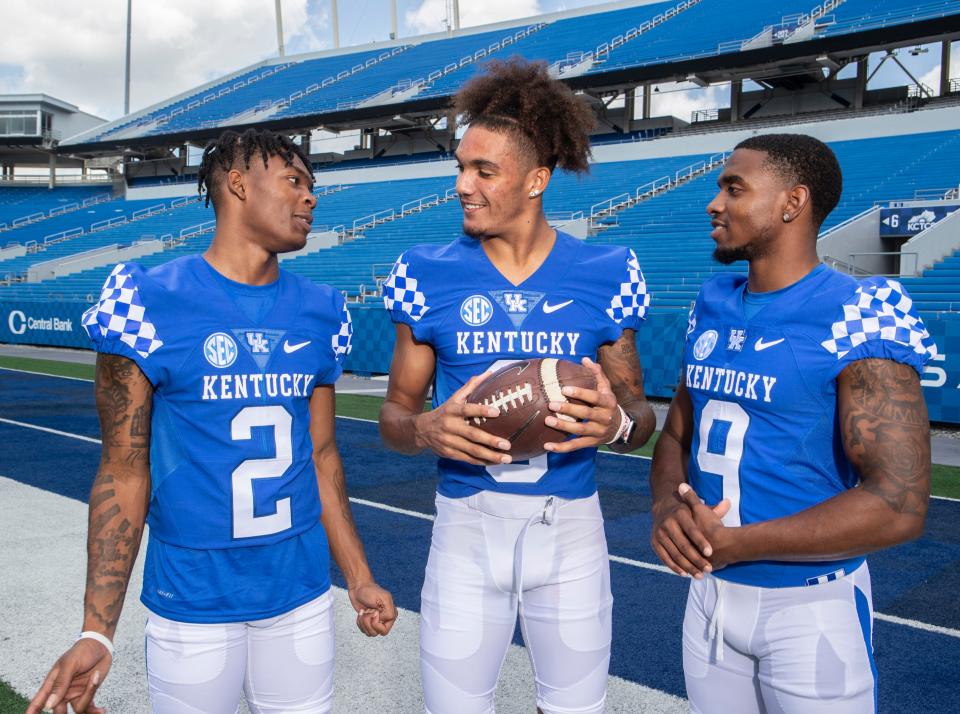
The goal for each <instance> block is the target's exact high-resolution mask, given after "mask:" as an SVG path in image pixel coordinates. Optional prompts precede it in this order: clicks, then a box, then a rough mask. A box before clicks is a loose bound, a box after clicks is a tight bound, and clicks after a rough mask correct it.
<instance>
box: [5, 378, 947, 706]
mask: <svg viewBox="0 0 960 714" xmlns="http://www.w3.org/2000/svg"><path fill="white" fill-rule="evenodd" d="M92 391H93V385H92V384H90V383H89V382H78V381H69V380H63V379H56V378H48V377H38V376H32V375H27V374H18V373H14V372H10V371H4V370H0V395H2V399H0V418H4V419H12V420H16V421H22V422H26V423H30V424H34V425H37V426H43V427H47V428H52V429H58V430H61V431H65V432H69V433H73V434H79V435H82V436H87V437H93V438H96V437H97V436H98V435H99V434H98V431H99V430H98V427H97V420H96V413H95V411H94V408H93V393H92ZM337 438H338V441H339V446H340V451H341V454H342V455H343V461H344V467H345V469H346V473H347V479H348V483H349V486H350V493H351V495H352V496H353V497H356V498H361V499H365V500H368V501H373V502H376V503H382V504H387V505H390V506H394V507H398V508H403V509H408V510H411V511H417V512H420V513H427V514H432V513H433V495H434V487H435V485H436V477H435V471H434V469H435V460H434V459H433V458H432V457H429V456H416V457H405V456H398V455H396V454H393V453H390V452H388V451H386V450H385V449H383V447H382V446H381V444H380V440H379V437H378V434H377V427H376V424H373V423H369V422H362V421H356V420H348V419H339V420H338V421H337ZM0 443H3V445H4V448H3V451H2V455H0V475H2V476H6V477H8V478H12V479H15V480H17V481H20V482H23V483H26V484H30V485H33V486H36V487H38V488H42V489H45V490H48V491H52V492H55V493H58V494H61V495H64V496H67V497H70V498H74V499H77V500H81V501H86V498H87V494H88V492H89V489H90V483H91V481H92V479H93V475H94V472H95V471H96V468H97V463H98V460H99V452H100V449H99V446H97V445H96V444H91V443H89V442H83V441H78V440H76V439H71V438H68V437H64V436H57V435H55V434H49V433H44V432H40V431H36V430H33V429H27V428H24V427H18V426H12V425H9V424H6V423H2V422H0ZM648 471H649V461H647V460H644V459H634V458H625V457H619V456H613V455H601V456H600V457H599V460H598V482H599V485H600V499H601V503H602V504H603V508H604V513H605V518H606V530H607V538H608V541H609V549H610V553H611V554H613V555H617V556H622V557H626V558H631V559H634V560H638V561H643V562H646V563H656V562H657V560H656V558H655V556H654V554H653V551H652V549H651V548H650V544H649V531H650V522H651V521H650V512H649V509H650V493H649V488H648V485H647V478H648ZM353 511H354V515H355V517H356V521H357V525H358V528H359V529H360V532H361V534H362V536H363V539H364V544H365V546H366V549H367V554H368V557H369V559H370V562H371V565H372V566H373V568H374V572H375V573H376V575H377V578H378V579H379V580H380V581H381V582H382V583H383V584H384V585H385V586H386V587H388V588H390V589H391V590H392V591H393V593H394V596H395V598H396V600H397V604H398V605H400V606H401V607H404V608H407V609H410V610H414V611H416V610H419V603H420V586H421V582H422V576H423V568H424V566H425V564H426V560H427V554H428V552H429V545H430V530H431V525H432V524H431V523H430V522H429V521H427V520H424V519H421V518H415V517H412V516H407V515H403V514H398V513H392V512H388V511H384V510H381V509H377V508H373V507H369V506H363V505H359V504H358V505H354V507H353ZM958 518H960V503H954V502H947V501H933V502H932V503H931V507H930V513H929V516H928V519H927V531H926V534H925V535H924V537H923V538H922V539H920V540H919V541H916V542H915V543H910V544H906V545H903V546H898V547H896V548H892V549H889V550H887V551H883V552H881V553H878V554H876V555H874V556H871V558H870V561H869V562H870V569H871V573H872V575H873V593H874V606H875V610H876V612H878V613H886V614H890V615H895V616H897V617H901V618H905V619H909V620H915V621H919V622H923V623H928V624H933V625H939V626H941V627H947V628H951V629H952V630H953V631H957V630H960V606H958V604H957V602H958V601H957V598H956V592H957V589H958V587H960V567H958V566H960V562H958V561H960V535H958V530H957V527H956V523H957V520H958ZM610 567H611V575H612V578H611V580H612V587H613V594H614V636H613V655H612V658H611V667H610V671H611V674H614V675H617V676H619V677H623V678H624V679H628V680H631V681H635V682H639V683H641V684H643V685H646V686H649V687H654V688H656V689H660V690H663V691H666V692H670V693H672V694H677V695H680V696H683V695H684V687H683V673H682V669H681V653H680V624H681V620H682V617H683V610H684V604H685V599H686V588H687V582H686V581H685V580H682V579H681V578H678V577H675V576H672V575H666V574H663V573H660V572H656V571H651V570H648V569H644V568H639V567H635V566H631V565H625V564H621V563H617V562H613V563H611V565H610ZM333 576H334V582H335V583H337V584H338V585H341V586H343V585H344V583H343V579H342V577H341V576H340V575H339V573H338V572H336V569H335V572H334V574H333ZM80 596H81V594H80V593H79V592H78V593H77V598H78V599H79V598H80ZM517 641H519V640H517ZM874 645H875V648H876V660H877V669H878V671H879V702H880V711H881V712H896V713H897V714H900V713H902V712H920V711H930V712H942V711H948V710H950V709H951V707H953V702H954V700H955V698H956V662H958V661H960V637H956V636H951V635H949V634H943V633H938V632H929V631H924V630H921V629H917V628H916V627H910V626H906V625H902V624H896V623H891V622H887V621H883V620H877V621H876V622H875V625H874Z"/></svg>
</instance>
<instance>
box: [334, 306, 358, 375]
mask: <svg viewBox="0 0 960 714" xmlns="http://www.w3.org/2000/svg"><path fill="white" fill-rule="evenodd" d="M352 341H353V322H352V321H351V319H350V311H349V310H348V309H347V304H346V303H344V304H343V311H342V312H341V313H340V331H339V332H337V333H336V334H335V335H334V336H333V337H332V338H331V342H332V343H333V354H334V356H335V357H336V358H337V362H339V363H340V364H343V360H345V359H346V358H347V355H348V354H350V350H351V349H353V344H352Z"/></svg>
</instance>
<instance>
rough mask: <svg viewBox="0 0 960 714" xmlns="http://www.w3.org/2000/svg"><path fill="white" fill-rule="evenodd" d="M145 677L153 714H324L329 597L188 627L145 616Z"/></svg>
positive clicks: (330, 648) (329, 682)
mask: <svg viewBox="0 0 960 714" xmlns="http://www.w3.org/2000/svg"><path fill="white" fill-rule="evenodd" d="M146 639H147V679H148V681H149V685H150V702H151V704H152V707H153V711H154V714H235V713H236V711H237V709H238V707H239V705H240V692H241V691H243V692H244V693H245V694H246V698H247V704H248V705H249V707H250V711H251V712H254V714H268V713H274V712H275V713H276V714H280V712H310V714H325V713H326V712H329V711H331V707H332V704H333V655H334V639H333V595H332V594H331V593H330V591H329V590H328V591H327V592H326V593H324V594H323V595H321V596H320V597H318V598H317V599H315V600H312V601H310V602H308V603H306V604H304V605H301V606H300V607H298V608H296V609H294V610H291V611H290V612H287V613H285V614H283V615H280V616H278V617H271V618H269V619H267V620H256V621H253V622H237V623H227V624H211V625H207V624H202V625H201V624H194V623H185V622H175V621H173V620H168V619H166V618H164V617H160V616H159V615H156V614H154V613H150V615H149V617H148V619H147V627H146Z"/></svg>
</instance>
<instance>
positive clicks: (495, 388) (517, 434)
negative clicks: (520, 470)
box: [467, 357, 597, 461]
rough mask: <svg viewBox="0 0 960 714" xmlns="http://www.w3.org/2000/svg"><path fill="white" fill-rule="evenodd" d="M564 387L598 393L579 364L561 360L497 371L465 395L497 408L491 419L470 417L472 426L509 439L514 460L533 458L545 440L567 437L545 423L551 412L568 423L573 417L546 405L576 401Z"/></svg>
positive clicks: (514, 364) (524, 363)
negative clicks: (552, 409) (494, 415)
mask: <svg viewBox="0 0 960 714" xmlns="http://www.w3.org/2000/svg"><path fill="white" fill-rule="evenodd" d="M563 387H585V388H587V389H596V388H597V380H596V379H595V378H594V376H593V373H592V372H591V371H590V370H588V369H587V368H586V367H584V366H583V365H580V364H577V363H576V362H570V361H568V360H563V359H554V358H552V357H545V358H539V359H525V360H518V361H517V362H512V363H511V364H508V365H506V366H505V367H501V368H500V369H498V370H497V371H496V372H494V373H493V374H491V375H490V376H489V377H487V378H486V379H485V380H484V381H483V382H482V383H481V384H480V386H478V387H477V388H476V389H475V390H474V391H473V392H472V393H471V394H470V396H469V397H467V402H469V403H471V404H486V405H488V406H493V407H496V408H497V409H499V410H500V416H497V417H494V418H492V419H486V418H484V417H473V418H472V419H471V420H470V422H471V423H472V424H473V425H474V426H476V427H478V428H480V429H483V430H484V431H485V432H487V433H488V434H493V435H494V436H499V437H501V438H504V439H507V440H508V441H509V442H510V444H511V449H510V455H511V456H512V457H513V460H514V461H522V460H524V459H531V458H533V457H534V456H539V455H540V454H543V453H545V452H544V449H543V445H544V444H545V443H547V442H548V441H555V442H558V441H565V440H566V439H567V438H569V434H567V433H566V432H563V431H560V430H559V429H552V428H551V427H549V426H547V425H546V424H545V423H544V419H546V418H547V417H548V416H550V415H551V414H554V415H555V416H558V417H559V418H561V419H568V420H570V421H572V420H573V419H572V417H569V416H566V415H563V414H555V413H554V412H551V411H550V409H549V408H548V407H547V404H549V403H550V402H567V401H570V402H575V403H577V404H582V403H583V402H580V401H578V400H575V399H568V398H567V397H565V396H564V395H563V392H562V391H561V389H562V388H563Z"/></svg>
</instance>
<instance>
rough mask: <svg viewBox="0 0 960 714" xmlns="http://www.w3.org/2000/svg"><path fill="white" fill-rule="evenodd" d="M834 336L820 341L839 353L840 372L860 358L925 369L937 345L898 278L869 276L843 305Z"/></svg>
mask: <svg viewBox="0 0 960 714" xmlns="http://www.w3.org/2000/svg"><path fill="white" fill-rule="evenodd" d="M831 333H832V334H831V336H830V338H829V339H826V340H824V341H823V342H821V343H820V344H821V345H823V347H824V349H826V350H827V352H829V353H831V354H833V355H836V357H837V363H838V369H837V372H838V373H839V371H840V370H842V369H843V367H845V366H846V365H847V364H848V363H850V362H854V361H856V360H860V359H870V358H878V359H892V360H895V361H897V362H903V363H905V364H909V365H910V366H911V367H913V368H914V369H916V370H917V372H921V373H922V372H923V367H924V365H925V364H926V363H927V362H928V361H930V360H931V359H933V358H934V357H935V356H936V354H937V346H936V344H935V343H934V341H933V338H932V337H930V333H929V332H927V328H926V327H925V326H924V324H923V320H922V319H921V318H920V316H919V315H918V314H917V312H916V310H915V308H914V305H913V300H912V299H911V298H910V296H909V295H908V294H907V291H906V290H905V289H904V287H903V286H902V285H901V284H900V283H899V282H898V281H896V280H890V279H887V278H868V279H866V280H864V281H862V283H861V285H860V287H859V288H857V291H856V292H855V293H854V294H853V295H852V296H851V297H850V299H849V300H847V302H846V304H844V306H843V316H842V317H841V319H839V320H837V321H836V322H834V323H833V325H832V327H831Z"/></svg>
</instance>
